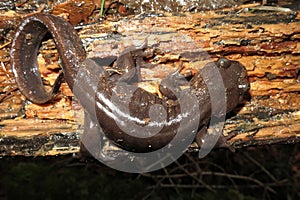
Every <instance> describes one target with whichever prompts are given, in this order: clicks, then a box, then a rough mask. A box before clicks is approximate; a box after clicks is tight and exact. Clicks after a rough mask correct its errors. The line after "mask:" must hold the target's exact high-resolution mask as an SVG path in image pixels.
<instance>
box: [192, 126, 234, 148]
mask: <svg viewBox="0 0 300 200" xmlns="http://www.w3.org/2000/svg"><path fill="white" fill-rule="evenodd" d="M208 134H209V133H208V130H207V127H206V126H204V127H202V128H201V129H200V131H199V132H198V133H197V135H196V138H195V140H196V143H197V145H198V147H199V148H200V149H201V148H206V149H207V150H210V149H208V148H207V146H210V147H211V145H214V146H213V148H226V149H229V150H230V151H232V152H234V151H235V149H234V148H233V147H232V146H230V145H229V144H228V143H227V141H228V140H229V139H231V138H232V137H234V136H235V135H236V134H234V133H233V134H230V135H228V136H224V135H223V134H221V135H220V136H219V137H218V139H217V141H216V142H215V140H214V139H215V138H214V136H210V135H208ZM209 143H211V144H209ZM206 149H204V150H206Z"/></svg>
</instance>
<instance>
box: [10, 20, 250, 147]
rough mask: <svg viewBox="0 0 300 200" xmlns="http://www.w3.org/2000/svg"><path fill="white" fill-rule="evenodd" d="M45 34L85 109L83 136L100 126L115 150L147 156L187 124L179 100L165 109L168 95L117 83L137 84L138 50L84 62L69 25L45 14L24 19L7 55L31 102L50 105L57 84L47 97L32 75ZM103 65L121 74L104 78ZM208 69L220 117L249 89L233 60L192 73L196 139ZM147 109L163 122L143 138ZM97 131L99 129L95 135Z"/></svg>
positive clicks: (205, 114) (203, 119) (203, 116)
mask: <svg viewBox="0 0 300 200" xmlns="http://www.w3.org/2000/svg"><path fill="white" fill-rule="evenodd" d="M46 32H50V33H51V34H52V36H53V39H54V41H55V43H56V47H57V49H58V52H59V55H60V58H61V60H62V71H63V75H64V79H65V80H66V82H67V83H68V85H69V87H70V88H71V89H72V91H73V93H74V95H75V96H76V97H77V98H78V99H79V101H80V103H81V104H82V106H83V108H84V110H85V132H89V131H94V130H98V126H99V125H100V126H101V128H102V131H103V133H104V134H106V136H107V137H108V138H109V139H111V140H112V141H113V142H114V143H115V144H116V145H118V146H120V147H121V148H124V149H127V150H130V151H134V152H149V151H154V150H156V149H160V148H162V147H164V146H166V145H167V144H168V143H169V142H170V141H171V140H172V139H173V138H174V136H175V135H176V133H177V129H178V127H179V126H180V125H181V122H182V121H184V120H187V119H188V120H189V118H185V116H187V115H188V114H189V113H188V112H189V111H185V110H183V111H182V110H180V108H181V106H182V105H180V103H179V100H180V99H177V100H176V99H173V97H172V104H170V103H168V97H169V95H167V94H165V95H164V92H162V93H163V95H164V97H166V98H159V97H158V96H157V95H154V94H151V93H149V92H147V91H145V90H143V89H141V88H134V89H129V90H128V87H127V86H126V84H125V86H123V84H117V83H122V82H124V83H127V82H129V83H132V82H136V81H138V78H136V77H138V76H139V70H138V69H137V67H140V61H141V60H143V59H142V58H143V56H147V53H145V52H144V47H141V48H138V49H132V50H130V51H129V52H127V53H126V54H124V55H123V56H120V57H119V58H116V57H108V58H99V59H98V61H97V62H98V63H97V62H95V59H85V52H84V50H83V48H82V44H81V41H80V39H79V37H78V36H77V34H76V32H75V31H74V30H73V28H72V26H71V25H69V24H68V23H67V22H65V21H64V20H62V19H61V18H59V17H55V16H52V15H46V14H36V15H33V16H30V17H28V18H26V19H25V20H24V22H23V23H22V24H21V26H20V28H19V29H18V31H17V33H16V37H15V39H14V41H13V45H12V50H11V61H12V68H13V72H14V75H15V78H16V81H17V84H18V86H19V89H20V90H21V92H22V93H23V94H24V95H25V96H26V97H27V98H28V99H29V100H31V101H32V102H35V103H45V102H47V101H49V100H51V98H52V97H53V95H55V93H56V92H57V91H58V88H59V85H60V80H57V81H56V83H55V85H54V89H53V91H51V92H50V93H47V92H46V91H45V89H44V86H43V84H42V80H41V76H40V74H39V71H38V66H37V51H38V48H39V44H40V42H41V40H42V38H43V37H44V35H45V34H46ZM107 64H111V65H112V66H114V68H115V69H116V71H118V70H119V71H120V72H121V71H122V72H121V73H119V75H118V76H115V74H114V73H108V72H107V71H105V70H104V69H103V68H102V66H105V65H107ZM212 66H216V67H217V69H218V70H219V73H220V75H221V77H222V78H223V80H224V86H225V88H226V99H227V104H226V107H227V109H226V112H230V111H232V110H233V109H234V108H235V107H236V106H237V105H238V104H239V103H241V101H242V99H243V95H244V94H245V93H246V92H247V90H248V89H249V83H248V80H247V73H246V70H245V68H244V67H243V66H242V65H241V64H240V63H238V62H235V61H229V60H227V59H225V58H221V59H219V60H218V61H217V62H216V63H209V64H207V65H206V66H205V67H204V68H203V69H202V70H201V71H200V72H199V73H197V74H196V75H195V76H194V77H193V78H192V79H191V81H190V85H191V87H190V89H191V92H190V93H191V94H193V95H195V96H196V97H197V101H195V102H197V103H198V104H199V107H200V112H201V113H200V118H192V119H190V120H199V121H198V124H199V127H198V131H199V133H201V134H203V130H206V127H207V124H208V123H209V121H210V118H211V99H210V95H209V92H208V89H207V87H206V83H205V80H204V79H203V77H202V75H201V74H202V72H203V71H206V72H208V73H215V71H212V70H211V69H212V68H211V67H212ZM173 75H174V74H173ZM175 76H176V74H175ZM124 77H125V78H124ZM59 78H61V77H59ZM162 82H164V81H162ZM216 87H218V86H216ZM95 88H96V91H95ZM174 91H175V90H174ZM179 92H180V91H179ZM128 93H132V96H130V101H129V103H128V104H126V103H127V102H126V101H125V100H123V99H121V100H120V101H124V102H121V103H125V104H126V105H128V108H129V109H128V111H127V110H126V109H125V111H124V109H123V108H121V105H122V104H121V103H120V104H119V103H116V101H114V100H113V97H120V96H126V95H128ZM175 96H176V95H175ZM193 103H194V102H193ZM153 105H161V107H162V108H163V111H161V110H157V111H156V112H157V113H156V114H157V115H159V116H160V115H161V116H165V117H166V119H165V121H161V122H160V121H158V122H159V123H152V126H151V127H150V128H149V133H151V131H152V129H153V130H159V131H158V133H157V134H155V135H151V136H150V137H147V134H148V133H144V132H141V131H140V130H144V129H141V127H142V128H144V127H145V126H149V125H150V124H151V120H150V122H149V119H151V117H150V116H149V111H150V109H151V107H152V106H153ZM185 112H186V113H185ZM164 114H165V115H164ZM225 114H226V113H221V114H220V115H225ZM216 117H220V116H216ZM120 124H123V125H124V127H125V129H126V128H129V131H130V132H131V133H132V134H127V132H126V131H124V129H122V128H121V127H120ZM156 124H158V125H156ZM191 126H192V125H191V124H190V123H186V124H184V126H183V127H182V130H183V132H184V131H185V130H186V134H190V133H189V131H190V130H191V129H192V127H191ZM150 129H151V130H150ZM147 130H148V129H147ZM102 131H100V129H99V132H101V133H102ZM134 134H136V135H138V137H136V136H135V135H134ZM181 139H182V138H181Z"/></svg>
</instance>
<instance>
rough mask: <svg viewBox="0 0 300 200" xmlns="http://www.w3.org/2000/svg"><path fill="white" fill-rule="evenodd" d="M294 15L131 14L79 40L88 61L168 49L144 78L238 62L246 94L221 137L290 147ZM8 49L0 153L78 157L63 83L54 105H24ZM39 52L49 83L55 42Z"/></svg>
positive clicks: (75, 111)
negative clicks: (143, 48) (140, 47)
mask: <svg viewBox="0 0 300 200" xmlns="http://www.w3.org/2000/svg"><path fill="white" fill-rule="evenodd" d="M296 11H298V10H293V12H267V11H259V12H252V13H249V12H246V13H245V12H240V13H238V12H237V10H231V9H224V10H223V11H207V12H201V13H195V14H192V13H184V14H182V15H180V16H179V15H177V16H175V15H170V14H164V16H146V17H142V16H139V17H138V16H131V17H126V18H120V19H118V20H115V19H108V20H106V21H104V22H101V23H96V24H93V25H90V26H84V27H81V28H80V30H79V35H80V37H81V38H82V41H83V44H84V47H85V49H86V51H87V52H88V56H89V57H95V56H96V57H97V56H108V55H120V54H121V53H122V51H123V50H124V49H125V48H126V47H128V46H132V45H136V44H142V43H143V42H147V44H148V45H150V46H151V45H158V46H159V48H160V49H163V50H164V51H165V52H167V53H165V54H164V56H162V57H160V58H159V62H161V64H162V66H163V67H159V66H158V67H155V68H153V69H143V70H142V76H143V77H144V78H145V79H147V78H148V79H153V78H161V77H163V76H165V75H166V74H168V73H170V72H172V71H174V70H176V68H177V67H178V66H179V62H180V61H183V62H184V72H186V73H194V72H195V70H198V69H200V68H201V67H203V65H204V63H206V62H208V61H209V60H208V59H207V58H208V57H209V58H211V59H212V60H215V59H216V58H218V57H221V56H223V57H227V58H229V59H232V60H237V61H239V62H241V63H242V64H243V65H244V66H245V67H246V69H247V71H248V75H249V80H250V83H251V89H250V91H249V95H248V98H247V100H246V101H245V103H244V105H241V106H240V107H238V108H237V110H236V112H235V113H232V114H230V115H229V116H228V118H227V120H226V124H225V128H224V133H223V134H224V135H225V136H226V135H229V134H232V133H235V134H236V136H234V137H233V138H231V139H230V140H229V141H228V143H229V145H230V146H231V147H232V148H235V149H238V148H243V147H248V146H256V145H267V144H278V143H283V144H289V143H295V142H298V141H299V140H300V123H299V122H300V98H299V97H300V94H299V92H300V78H299V66H300V56H299V55H300V22H299V20H300V15H299V14H297V13H296ZM9 20H11V19H8V21H9ZM1 21H2V20H1ZM44 46H45V47H47V48H43V47H44ZM116 46H117V48H116ZM8 50H9V49H5V48H2V49H0V51H3V54H4V55H6V60H5V59H4V58H3V59H2V60H1V64H2V70H1V71H0V95H1V96H0V97H1V103H0V119H1V121H0V128H1V129H0V156H14V155H25V156H38V155H60V154H67V153H77V152H78V151H79V135H80V133H81V132H82V126H83V122H82V115H83V114H82V109H81V108H80V105H78V103H77V102H76V99H74V98H73V95H72V92H71V91H70V90H69V88H68V86H67V85H66V84H65V83H64V84H63V85H62V87H61V93H60V94H59V95H58V96H57V97H56V98H55V100H53V102H50V103H48V104H46V105H36V104H33V103H30V102H29V101H28V100H26V98H25V97H24V96H23V95H22V94H21V93H20V91H19V90H18V89H17V85H16V83H15V82H14V78H13V76H12V73H11V71H10V63H9V59H7V52H8ZM187 52H189V53H187ZM0 53H1V52H0ZM40 53H41V55H49V54H51V55H52V56H51V58H48V60H47V58H45V56H44V57H43V56H39V60H38V61H39V64H40V68H41V72H42V75H43V77H44V78H45V79H46V80H47V81H48V82H49V83H53V81H54V80H55V77H56V76H57V74H58V68H59V66H58V64H57V63H58V62H57V60H58V59H57V55H58V54H57V52H56V50H55V47H54V45H53V43H51V41H50V42H49V41H46V42H45V44H44V45H42V47H41V49H40ZM206 53H207V54H206ZM203 55H204V56H203ZM208 55H209V56H208ZM200 56H203V57H200ZM49 63H50V64H49ZM174 63H175V64H174ZM168 67H169V68H168ZM151 70H152V71H151ZM147 87H149V86H147ZM149 90H150V89H149Z"/></svg>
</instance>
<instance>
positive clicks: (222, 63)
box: [217, 58, 231, 69]
mask: <svg viewBox="0 0 300 200" xmlns="http://www.w3.org/2000/svg"><path fill="white" fill-rule="evenodd" d="M217 63H218V64H219V66H220V67H222V68H224V69H227V68H228V67H230V65H231V61H230V60H228V59H227V58H219V59H218V61H217Z"/></svg>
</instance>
